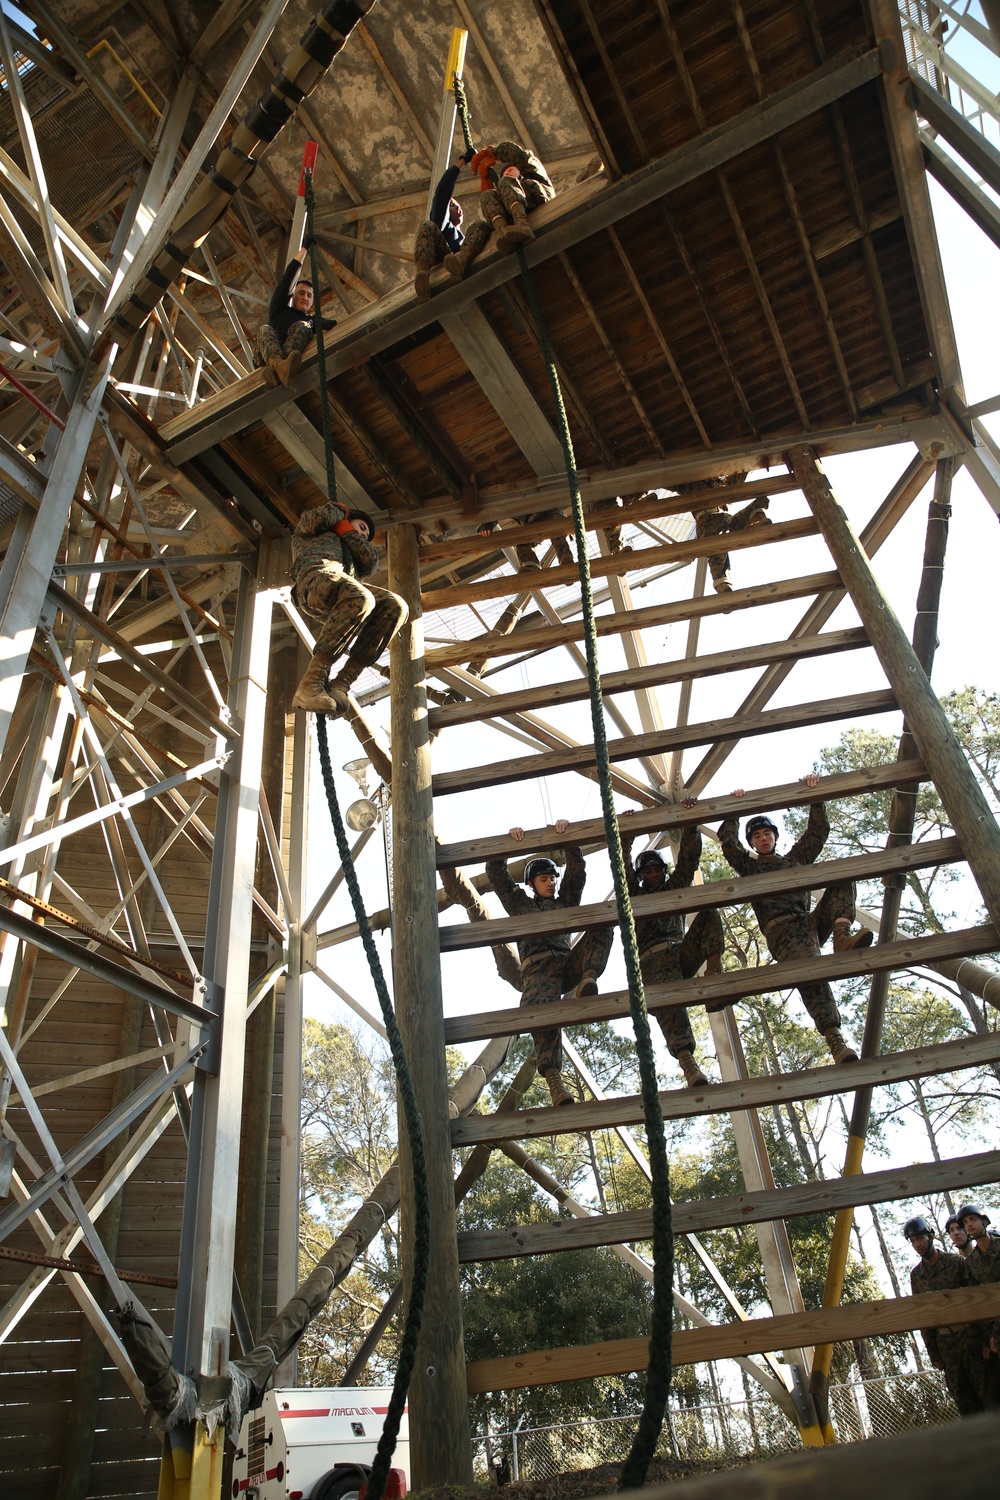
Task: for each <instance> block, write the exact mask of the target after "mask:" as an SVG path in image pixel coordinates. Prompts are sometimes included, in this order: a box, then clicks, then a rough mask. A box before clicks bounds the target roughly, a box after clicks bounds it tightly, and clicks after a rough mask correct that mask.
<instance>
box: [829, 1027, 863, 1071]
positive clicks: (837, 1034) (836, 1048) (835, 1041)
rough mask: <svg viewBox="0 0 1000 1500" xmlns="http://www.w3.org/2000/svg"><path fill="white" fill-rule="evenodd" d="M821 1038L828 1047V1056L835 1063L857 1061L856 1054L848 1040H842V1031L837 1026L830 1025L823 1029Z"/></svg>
mask: <svg viewBox="0 0 1000 1500" xmlns="http://www.w3.org/2000/svg"><path fill="white" fill-rule="evenodd" d="M823 1040H824V1041H825V1042H826V1045H827V1046H828V1047H829V1049H830V1056H831V1057H832V1058H833V1060H834V1062H835V1063H852V1062H857V1060H858V1054H857V1053H856V1052H855V1050H854V1048H853V1047H852V1046H851V1045H850V1043H849V1042H845V1041H844V1033H843V1032H842V1031H841V1029H840V1027H839V1026H831V1027H830V1028H829V1030H827V1031H824V1033H823Z"/></svg>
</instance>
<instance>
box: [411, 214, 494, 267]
mask: <svg viewBox="0 0 1000 1500" xmlns="http://www.w3.org/2000/svg"><path fill="white" fill-rule="evenodd" d="M489 237H490V226H489V225H488V224H485V223H483V222H482V220H480V219H472V220H470V222H469V227H468V229H467V230H466V234H465V241H464V243H463V245H462V249H463V250H465V251H466V253H467V255H468V258H469V260H473V259H474V258H475V257H476V256H477V255H478V254H479V252H480V250H482V248H483V246H484V245H485V244H486V243H487V241H488V240H489ZM448 253H449V252H448V245H447V243H446V241H445V237H444V235H443V234H442V233H441V231H440V229H439V228H438V227H437V225H436V224H435V223H434V222H433V221H432V220H431V219H425V220H424V222H423V223H422V224H421V226H420V228H419V229H418V230H417V237H416V239H415V241H414V243H413V259H414V260H425V261H426V262H427V264H428V265H430V266H438V265H440V264H441V262H442V261H443V260H444V258H445V256H446V255H447V254H448Z"/></svg>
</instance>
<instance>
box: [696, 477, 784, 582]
mask: <svg viewBox="0 0 1000 1500" xmlns="http://www.w3.org/2000/svg"><path fill="white" fill-rule="evenodd" d="M769 503H770V502H769V500H768V497H767V495H760V496H758V497H757V499H755V500H751V502H750V504H749V505H744V506H743V508H742V510H738V511H735V512H734V514H733V515H730V514H729V509H728V507H727V506H726V505H725V504H723V503H722V502H721V501H720V502H719V504H718V505H717V506H714V507H712V508H711V509H706V510H699V511H697V512H696V513H695V518H694V525H695V531H696V532H697V534H698V536H700V537H701V536H725V535H726V534H727V533H728V532H730V531H743V530H745V529H746V527H747V526H769V525H770V522H769V521H768V519H767V516H765V514H764V511H765V510H766V508H767V506H768V504H769ZM708 570H709V572H710V573H711V575H712V583H713V584H714V585H715V592H716V593H717V594H727V593H729V591H730V590H731V589H732V586H733V585H732V580H731V579H730V576H729V553H728V552H713V553H712V555H711V556H710V557H709V559H708Z"/></svg>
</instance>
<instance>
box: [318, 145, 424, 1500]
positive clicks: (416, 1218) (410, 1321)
mask: <svg viewBox="0 0 1000 1500" xmlns="http://www.w3.org/2000/svg"><path fill="white" fill-rule="evenodd" d="M305 198H306V236H307V239H308V242H309V250H310V265H311V267H312V275H313V294H314V297H315V293H316V290H317V289H318V287H319V267H318V264H317V256H316V241H315V237H314V234H313V212H314V209H315V206H316V200H315V197H314V195H313V185H312V173H311V172H307V173H306V192H305ZM315 300H316V304H317V306H318V304H319V299H318V298H316V299H315ZM316 353H317V364H318V366H319V391H320V402H319V404H320V410H321V412H322V415H323V447H324V450H325V453H326V478H327V488H328V495H329V499H331V500H334V501H335V500H336V499H337V478H336V474H335V472H334V461H333V433H332V431H331V428H330V411H329V407H328V405H327V401H326V357H325V354H324V351H323V335H322V333H321V332H320V333H318V334H317V338H316ZM316 739H317V742H318V744H319V762H320V768H321V770H322V772H323V786H324V788H325V789H326V800H327V804H328V806H329V809H330V820H331V822H332V823H333V832H334V837H335V838H336V841H337V852H338V853H339V855H340V863H341V866H342V868H343V871H344V879H345V881H346V882H347V889H348V890H349V891H350V893H351V904H352V905H353V907H354V915H355V918H356V919H357V923H358V930H359V932H360V933H361V940H362V942H363V943H364V948H365V954H366V956H367V959H368V967H369V969H370V970H371V976H372V983H373V985H374V986H375V993H376V995H377V996H378V1003H379V1006H380V1008H381V1011H382V1020H383V1021H384V1023H385V1031H386V1037H387V1038H388V1042H389V1051H390V1053H391V1055H392V1061H393V1066H394V1067H395V1069H396V1079H397V1082H398V1085H399V1096H400V1099H401V1100H402V1103H403V1118H404V1120H405V1122H406V1134H407V1139H408V1141H409V1147H410V1162H411V1167H412V1172H413V1199H414V1204H413V1225H414V1227H413V1265H412V1274H411V1278H410V1296H409V1302H408V1304H407V1309H406V1320H405V1323H404V1325H403V1337H402V1340H401V1343H400V1348H399V1362H398V1364H397V1366H396V1378H395V1380H394V1381H393V1386H392V1395H391V1396H390V1398H389V1406H388V1410H387V1412H386V1418H385V1422H384V1423H383V1426H382V1435H381V1437H380V1438H379V1442H378V1448H377V1449H376V1452H375V1459H374V1462H373V1463H372V1469H371V1474H370V1476H369V1478H368V1486H367V1500H382V1493H383V1491H384V1489H385V1483H386V1480H387V1479H388V1477H389V1465H390V1461H391V1459H392V1455H393V1451H394V1449H395V1447H396V1439H397V1438H398V1436H399V1424H400V1421H401V1419H402V1416H403V1411H404V1410H405V1407H406V1393H407V1391H408V1390H409V1387H410V1377H411V1376H412V1374H413V1367H414V1364H415V1363H416V1356H417V1339H418V1337H419V1335H420V1324H421V1321H422V1319H423V1312H424V1297H425V1295H426V1291H427V1272H428V1267H429V1265H430V1252H431V1221H430V1202H429V1198H428V1192H427V1159H426V1157H425V1155H424V1138H423V1135H422V1133H421V1130H420V1112H419V1110H418V1108H417V1098H416V1094H415V1093H414V1091H413V1079H412V1077H411V1076H410V1069H409V1064H408V1063H407V1060H406V1052H405V1049H404V1047H403V1038H402V1037H401V1036H400V1034H399V1026H398V1025H397V1023H396V1013H395V1011H394V1010H393V1008H392V1001H391V999H390V998H389V987H388V985H387V984H386V982H385V975H384V973H383V972H382V963H381V960H380V959H379V955H378V949H377V948H376V946H375V939H374V937H373V936H372V930H371V926H370V924H369V922H368V915H367V913H366V911H365V903H364V901H363V900H362V897H361V887H360V886H359V884H358V875H357V871H356V870H355V868H354V861H353V860H352V858H351V850H350V845H349V844H348V842H347V833H346V830H345V828H344V820H343V818H342V816H341V812H340V803H339V802H338V800H337V787H336V784H335V782H334V779H333V766H332V764H331V762H330V745H329V742H328V740H327V732H326V718H325V716H324V715H323V714H321V713H318V714H317V715H316Z"/></svg>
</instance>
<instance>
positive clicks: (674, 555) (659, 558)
mask: <svg viewBox="0 0 1000 1500" xmlns="http://www.w3.org/2000/svg"><path fill="white" fill-rule="evenodd" d="M609 514H610V513H609ZM612 519H613V520H615V521H617V520H619V519H624V512H622V513H621V515H620V516H612ZM604 524H605V526H606V525H607V524H608V515H605V516H604ZM572 529H573V522H572V520H567V522H566V532H565V533H564V535H566V534H568V533H571V532H572ZM816 530H817V527H816V523H815V521H814V520H813V519H812V517H811V516H799V517H796V519H795V520H792V521H776V522H775V523H774V524H773V525H771V526H753V527H747V528H746V530H744V531H734V532H730V533H728V534H727V535H726V537H725V538H724V539H722V540H720V538H719V537H717V536H712V537H696V538H694V539H693V540H692V541H690V542H671V543H670V544H669V546H664V547H644V548H642V550H641V551H638V552H617V553H614V554H613V555H610V556H608V557H592V558H591V560H590V575H591V577H592V578H620V577H622V576H623V575H624V574H626V573H636V572H638V571H639V569H640V568H658V567H661V566H662V565H663V564H664V563H684V562H692V561H694V560H695V559H696V558H699V557H709V556H712V555H714V554H715V553H717V552H719V551H720V550H722V549H723V548H724V549H725V550H726V551H727V552H737V551H745V550H746V549H747V548H750V547H764V546H767V545H768V544H769V543H772V542H792V541H799V540H801V538H803V537H807V536H815V535H816ZM511 538H512V540H515V539H516V540H517V541H518V542H519V541H520V540H521V538H520V536H516V533H513V532H512V533H511ZM579 581H580V575H579V573H578V572H577V568H576V564H575V563H563V564H560V565H559V566H557V567H555V568H543V569H542V571H541V572H540V573H539V575H538V578H537V580H535V579H533V580H532V584H533V586H534V587H538V588H564V587H565V586H566V585H567V584H574V583H579ZM523 586H524V575H523V574H522V573H510V574H505V575H504V576H503V577H502V578H483V579H479V580H478V581H477V582H475V583H467V584H449V585H448V587H446V588H438V589H428V590H425V592H424V595H423V601H424V608H425V609H451V608H454V607H455V606H456V605H459V604H477V603H479V602H480V601H481V600H483V599H502V598H504V597H506V595H508V594H515V593H517V591H518V589H520V588H523Z"/></svg>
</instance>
